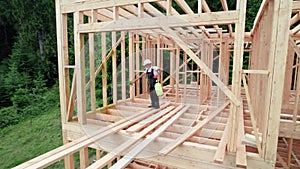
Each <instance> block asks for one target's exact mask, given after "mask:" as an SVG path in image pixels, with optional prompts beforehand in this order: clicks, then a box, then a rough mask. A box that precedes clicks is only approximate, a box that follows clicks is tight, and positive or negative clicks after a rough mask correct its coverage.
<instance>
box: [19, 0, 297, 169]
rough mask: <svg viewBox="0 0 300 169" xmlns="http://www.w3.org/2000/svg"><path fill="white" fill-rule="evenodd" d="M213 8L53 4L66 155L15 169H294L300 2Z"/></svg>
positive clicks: (165, 0)
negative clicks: (159, 88)
mask: <svg viewBox="0 0 300 169" xmlns="http://www.w3.org/2000/svg"><path fill="white" fill-rule="evenodd" d="M219 1H220V2H221V3H220V4H222V10H220V11H213V10H212V9H211V8H210V4H208V3H207V2H206V0H199V1H198V6H197V5H196V6H197V7H191V6H189V4H188V3H187V1H185V0H55V2H56V18H57V44H58V48H57V49H58V62H59V85H60V106H61V122H62V132H63V142H64V145H63V146H61V147H59V148H57V149H54V150H52V151H50V152H48V153H46V154H43V155H41V156H39V157H36V158H34V159H32V160H30V161H28V162H25V163H23V164H20V165H19V166H17V167H15V168H30V169H32V168H45V167H47V166H50V165H51V164H53V163H55V162H57V161H59V160H61V159H64V162H65V168H67V169H72V168H76V167H77V168H78V167H80V168H90V169H94V168H106V167H107V168H113V169H120V168H135V169H140V168H144V169H150V168H161V169H163V168H170V169H171V168H181V169H186V168H189V169H192V168H195V169H199V168H203V169H204V168H211V169H214V168H215V169H221V168H251V169H258V168H262V169H266V168H300V149H299V144H300V141H299V139H300V121H299V120H300V113H299V99H300V98H299V94H300V81H299V80H298V79H299V78H300V73H299V71H300V67H299V62H300V60H299V57H300V50H299V42H300V32H299V31H300V24H299V23H300V22H299V20H300V1H292V0H263V2H262V4H261V6H260V9H259V12H258V14H257V17H256V19H255V22H254V26H253V29H252V30H251V31H250V32H245V31H244V30H245V18H246V6H247V1H246V0H237V2H236V3H237V5H236V7H235V8H234V9H230V8H229V5H228V4H227V1H226V0H219ZM174 6H179V7H180V10H178V8H176V9H177V10H176V9H175V8H174ZM70 26H71V27H72V26H73V28H74V30H69V29H68V28H69V27H70ZM73 32H74V33H73ZM73 53H74V57H73V55H72V54H73ZM145 59H150V60H151V61H152V63H153V65H157V66H159V67H161V68H163V70H164V71H163V73H162V74H160V76H159V80H160V83H161V84H162V85H163V90H164V95H163V96H160V98H159V99H160V108H159V109H153V108H148V105H149V104H150V101H149V93H148V88H147V79H146V78H143V79H141V80H140V81H138V82H135V83H134V84H133V85H130V84H129V82H130V81H131V80H133V79H134V78H136V77H137V76H138V75H139V74H141V73H142V72H143V71H144V67H143V64H142V63H143V61H144V60H145ZM246 60H247V61H249V64H248V67H243V61H246ZM107 74H109V76H108V75H107ZM78 152H79V157H80V166H75V162H74V154H75V153H78ZM91 152H95V155H93V156H92V157H91V155H90V154H91ZM91 158H93V159H91Z"/></svg>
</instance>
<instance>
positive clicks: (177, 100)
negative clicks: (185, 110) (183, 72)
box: [175, 45, 180, 103]
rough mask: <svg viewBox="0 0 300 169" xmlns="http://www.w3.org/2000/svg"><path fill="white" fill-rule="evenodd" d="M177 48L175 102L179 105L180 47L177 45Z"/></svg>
mask: <svg viewBox="0 0 300 169" xmlns="http://www.w3.org/2000/svg"><path fill="white" fill-rule="evenodd" d="M175 48H176V66H175V67H176V68H177V70H176V71H175V73H176V75H175V76H176V77H175V79H176V80H175V82H176V93H175V94H176V96H175V102H176V103H178V102H179V72H180V68H179V65H180V48H179V47H178V45H175Z"/></svg>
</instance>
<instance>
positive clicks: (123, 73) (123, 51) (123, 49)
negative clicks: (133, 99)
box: [121, 31, 127, 100]
mask: <svg viewBox="0 0 300 169" xmlns="http://www.w3.org/2000/svg"><path fill="white" fill-rule="evenodd" d="M121 36H122V42H121V74H122V100H125V99H126V86H127V83H126V60H125V57H126V56H125V52H126V49H125V36H126V33H125V32H124V31H123V32H121Z"/></svg>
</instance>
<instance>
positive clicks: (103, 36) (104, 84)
mask: <svg viewBox="0 0 300 169" xmlns="http://www.w3.org/2000/svg"><path fill="white" fill-rule="evenodd" d="M101 51H102V65H103V66H102V67H103V68H102V102H103V103H102V104H103V107H106V106H107V104H108V103H107V76H106V74H107V65H106V61H107V60H106V33H105V32H102V33H101ZM95 76H97V75H95Z"/></svg>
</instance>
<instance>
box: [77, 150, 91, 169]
mask: <svg viewBox="0 0 300 169" xmlns="http://www.w3.org/2000/svg"><path fill="white" fill-rule="evenodd" d="M79 157H80V169H85V168H86V167H87V166H89V151H88V147H84V148H81V149H80V150H79Z"/></svg>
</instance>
